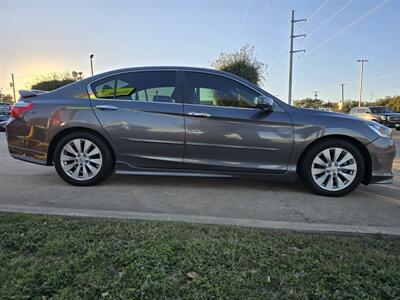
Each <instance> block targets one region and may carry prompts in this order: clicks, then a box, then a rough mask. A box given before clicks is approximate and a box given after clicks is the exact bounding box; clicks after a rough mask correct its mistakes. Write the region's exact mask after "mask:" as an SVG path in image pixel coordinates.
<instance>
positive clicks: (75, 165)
mask: <svg viewBox="0 0 400 300" xmlns="http://www.w3.org/2000/svg"><path fill="white" fill-rule="evenodd" d="M60 163H61V167H62V169H63V170H64V172H65V173H66V174H67V175H68V176H69V177H71V178H73V179H75V180H89V179H92V178H93V177H95V176H96V175H97V174H98V173H99V171H100V169H101V166H102V164H103V158H102V156H101V152H100V149H99V148H98V147H97V146H96V144H94V143H93V142H91V141H89V140H86V139H74V140H71V141H69V142H68V143H67V144H66V145H65V146H64V147H63V149H62V151H61V155H60Z"/></svg>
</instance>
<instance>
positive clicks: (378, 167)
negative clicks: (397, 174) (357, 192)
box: [366, 137, 396, 183]
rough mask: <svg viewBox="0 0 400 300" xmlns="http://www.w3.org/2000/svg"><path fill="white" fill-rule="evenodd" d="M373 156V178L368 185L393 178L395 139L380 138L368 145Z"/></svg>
mask: <svg viewBox="0 0 400 300" xmlns="http://www.w3.org/2000/svg"><path fill="white" fill-rule="evenodd" d="M366 147H367V149H368V152H369V154H370V156H371V178H370V180H369V182H368V183H377V182H381V181H385V180H388V179H391V178H393V171H392V166H393V160H394V158H395V156H396V147H395V144H394V141H393V139H388V138H383V137H380V138H378V139H376V140H374V141H372V142H371V143H369V144H367V145H366Z"/></svg>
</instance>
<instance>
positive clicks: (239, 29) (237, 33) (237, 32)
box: [232, 0, 250, 47]
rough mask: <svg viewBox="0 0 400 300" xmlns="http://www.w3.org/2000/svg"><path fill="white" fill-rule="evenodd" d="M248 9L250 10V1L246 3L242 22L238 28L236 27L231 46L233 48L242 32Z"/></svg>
mask: <svg viewBox="0 0 400 300" xmlns="http://www.w3.org/2000/svg"><path fill="white" fill-rule="evenodd" d="M249 8H250V0H248V1H247V6H246V10H245V12H244V14H243V17H242V21H241V22H240V25H239V27H238V29H237V31H236V33H235V35H234V39H233V45H232V46H233V47H235V45H236V42H237V39H238V37H239V34H240V32H241V31H242V27H243V25H244V24H245V23H246V19H247V15H248V13H249Z"/></svg>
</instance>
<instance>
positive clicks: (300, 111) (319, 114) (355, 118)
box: [293, 107, 365, 121]
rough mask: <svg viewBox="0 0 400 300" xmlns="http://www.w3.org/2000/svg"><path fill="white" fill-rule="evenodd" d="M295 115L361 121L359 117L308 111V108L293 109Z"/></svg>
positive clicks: (313, 110) (314, 110)
mask: <svg viewBox="0 0 400 300" xmlns="http://www.w3.org/2000/svg"><path fill="white" fill-rule="evenodd" d="M293 108H294V111H295V112H296V113H301V114H308V115H318V116H327V117H331V118H332V117H337V118H345V119H352V120H363V121H365V120H364V119H361V118H359V117H356V116H352V115H349V114H346V113H339V112H331V111H323V110H316V109H308V108H298V107H293Z"/></svg>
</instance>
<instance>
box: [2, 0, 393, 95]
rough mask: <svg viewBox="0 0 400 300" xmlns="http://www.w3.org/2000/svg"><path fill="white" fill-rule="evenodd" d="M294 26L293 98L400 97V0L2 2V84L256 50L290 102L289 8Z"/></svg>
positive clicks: (270, 85)
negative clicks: (362, 65) (245, 47)
mask: <svg viewBox="0 0 400 300" xmlns="http://www.w3.org/2000/svg"><path fill="white" fill-rule="evenodd" d="M292 9H294V10H295V11H296V18H307V19H308V20H307V22H306V23H298V25H296V26H295V33H296V34H303V33H305V34H307V37H306V38H298V39H296V42H295V48H296V49H303V48H304V49H306V53H305V54H303V53H299V54H296V55H295V57H294V75H293V82H294V83H293V98H294V99H298V98H304V97H313V95H314V93H313V91H319V96H320V98H322V99H324V100H329V101H337V100H339V98H340V95H341V90H340V86H339V85H338V84H339V83H342V82H343V83H346V84H347V85H346V87H345V96H346V98H348V99H350V98H351V99H358V93H359V73H360V65H359V63H357V62H356V60H357V59H361V58H363V59H368V60H369V62H368V63H367V64H366V66H365V77H364V78H365V92H364V100H372V99H377V98H382V97H384V96H388V95H400V19H399V16H400V0H390V1H369V0H368V1H367V0H346V1H339V0H321V1H320V0H308V1H278V0H273V1H270V0H265V1H264V0H262V1H261V0H260V1H247V0H243V1H194V0H193V1H189V0H188V1H151V0H150V1H125V0H124V1H122V0H116V1H111V0H99V1H88V0H86V1H77V0H70V1H67V0H65V1H57V0H54V1H36V0H31V1H28V0H26V1H19V0H14V1H11V0H0V88H2V89H3V92H5V93H12V90H11V89H10V86H9V82H10V79H11V78H10V77H11V75H10V74H11V73H15V80H16V88H17V89H24V88H29V83H30V82H32V80H33V79H34V78H35V77H37V76H39V75H42V74H46V73H51V72H65V71H69V72H71V71H73V70H75V71H82V72H83V73H84V75H86V76H89V75H90V64H89V55H90V54H91V53H93V54H94V70H95V73H99V72H104V71H107V70H112V69H117V68H122V67H130V66H147V65H182V66H199V67H210V65H211V63H212V62H213V61H214V60H215V59H216V58H217V57H218V55H219V53H221V52H230V51H232V50H234V49H238V48H240V47H242V46H243V45H245V44H249V45H254V47H255V52H256V55H257V57H258V59H259V60H261V61H262V62H263V63H265V64H266V65H268V70H267V74H266V76H265V77H266V80H265V81H264V82H263V84H262V86H263V87H264V88H265V89H266V90H267V91H269V92H270V93H272V94H275V95H277V96H278V97H279V98H281V99H282V100H284V101H286V98H287V93H288V90H287V89H288V68H289V67H288V51H289V35H290V17H291V10H292Z"/></svg>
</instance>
